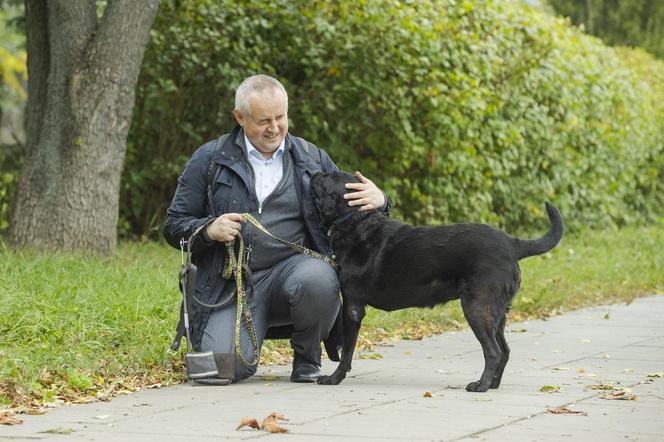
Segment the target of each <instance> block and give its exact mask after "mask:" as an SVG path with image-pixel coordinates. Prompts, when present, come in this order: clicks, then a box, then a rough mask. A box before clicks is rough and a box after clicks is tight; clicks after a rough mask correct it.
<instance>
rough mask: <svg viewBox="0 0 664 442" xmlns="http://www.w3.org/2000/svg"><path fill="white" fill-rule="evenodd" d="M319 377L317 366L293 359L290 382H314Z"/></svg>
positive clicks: (296, 358)
mask: <svg viewBox="0 0 664 442" xmlns="http://www.w3.org/2000/svg"><path fill="white" fill-rule="evenodd" d="M319 377H320V367H319V366H318V365H316V364H312V363H311V362H309V361H306V360H304V359H300V358H298V357H295V359H294V360H293V371H292V372H291V375H290V380H291V382H316V381H317V380H318V378H319Z"/></svg>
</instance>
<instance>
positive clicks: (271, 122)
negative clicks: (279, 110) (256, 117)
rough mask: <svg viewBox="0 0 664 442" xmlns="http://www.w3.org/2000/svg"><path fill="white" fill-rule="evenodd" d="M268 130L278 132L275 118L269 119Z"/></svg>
mask: <svg viewBox="0 0 664 442" xmlns="http://www.w3.org/2000/svg"><path fill="white" fill-rule="evenodd" d="M270 130H271V131H272V132H274V133H277V132H279V126H278V125H277V120H272V121H270Z"/></svg>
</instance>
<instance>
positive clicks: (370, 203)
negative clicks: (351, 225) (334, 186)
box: [344, 172, 385, 211]
mask: <svg viewBox="0 0 664 442" xmlns="http://www.w3.org/2000/svg"><path fill="white" fill-rule="evenodd" d="M355 176H356V177H357V179H358V180H360V182H359V183H346V189H349V190H355V192H349V193H346V194H345V195H344V198H345V199H346V200H348V205H349V206H351V207H352V206H360V211H365V210H373V209H380V208H381V207H383V206H385V195H384V194H383V192H381V191H380V189H379V188H378V187H377V186H376V185H375V184H374V183H373V181H371V180H370V179H368V178H366V177H365V176H364V175H362V174H361V173H360V172H355Z"/></svg>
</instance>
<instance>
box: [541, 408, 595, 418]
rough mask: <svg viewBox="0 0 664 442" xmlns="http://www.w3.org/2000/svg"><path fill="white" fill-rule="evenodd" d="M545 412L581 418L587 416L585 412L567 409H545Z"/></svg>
mask: <svg viewBox="0 0 664 442" xmlns="http://www.w3.org/2000/svg"><path fill="white" fill-rule="evenodd" d="M546 411H548V412H549V413H552V414H580V415H581V416H588V413H586V412H585V411H577V410H570V409H569V408H567V407H554V408H547V409H546Z"/></svg>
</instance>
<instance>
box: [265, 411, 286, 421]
mask: <svg viewBox="0 0 664 442" xmlns="http://www.w3.org/2000/svg"><path fill="white" fill-rule="evenodd" d="M270 416H272V417H274V418H275V419H278V420H280V421H287V420H288V418H287V417H286V416H285V415H283V414H281V413H277V412H276V411H273V412H272V414H271V415H270ZM270 416H268V417H270Z"/></svg>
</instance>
